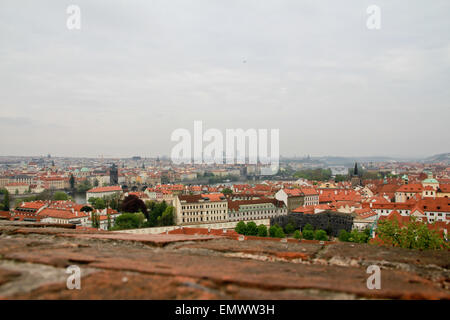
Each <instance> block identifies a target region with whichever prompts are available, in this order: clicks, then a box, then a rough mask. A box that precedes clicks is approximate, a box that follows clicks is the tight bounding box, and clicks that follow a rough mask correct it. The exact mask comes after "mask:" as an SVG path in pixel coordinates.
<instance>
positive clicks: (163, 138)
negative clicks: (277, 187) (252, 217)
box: [0, 0, 450, 157]
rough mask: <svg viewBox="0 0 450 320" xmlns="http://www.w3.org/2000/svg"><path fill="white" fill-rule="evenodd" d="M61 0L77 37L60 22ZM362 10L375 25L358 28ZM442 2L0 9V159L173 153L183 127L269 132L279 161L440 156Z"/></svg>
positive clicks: (7, 4)
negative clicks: (373, 14) (197, 124)
mask: <svg viewBox="0 0 450 320" xmlns="http://www.w3.org/2000/svg"><path fill="white" fill-rule="evenodd" d="M343 3H345V4H346V5H345V6H344V5H343ZM71 4H75V5H78V6H79V7H80V9H81V29H80V30H69V29H68V28H67V27H66V20H67V18H68V16H69V15H68V14H67V13H66V9H67V7H68V6H69V5H71ZM371 4H376V5H378V6H379V7H380V8H381V29H380V30H369V29H368V28H367V27H366V20H367V18H368V14H367V13H366V9H367V7H368V6H369V5H371ZM449 9H450V2H449V1H448V0H442V1H439V0H434V1H431V2H426V1H378V0H377V1H361V0H353V1H345V2H341V1H331V0H330V1H313V0H311V1H299V0H292V1H286V0H277V1H275V0H273V1H272V0H270V1H256V0H254V1H249V0H240V1H217V0H201V1H200V0H190V1H186V0H176V1H162V0H158V1H136V0H130V1H95V3H92V1H82V0H74V1H9V0H2V1H1V4H0V88H1V89H0V134H1V137H2V139H1V142H0V147H1V154H2V155H44V154H47V153H51V154H52V155H55V156H63V155H67V156H92V157H96V156H99V155H104V156H105V157H107V156H115V157H119V156H132V155H141V156H156V155H158V154H166V155H169V154H170V149H171V147H172V146H173V145H174V144H175V143H174V142H171V141H170V135H171V132H172V131H173V130H175V129H177V128H187V129H189V130H192V129H193V122H194V120H201V121H203V123H204V125H205V127H206V128H218V129H221V130H225V129H226V128H243V129H248V128H267V129H271V128H279V129H280V153H281V154H282V155H286V156H288V155H289V156H292V155H299V156H300V155H305V154H311V155H337V156H346V155H358V156H371V155H392V156H427V155H432V154H436V153H443V152H449V148H448V137H449V136H450V126H449V124H448V120H449V119H450V108H449V101H450V97H449V95H450V90H449V83H450V20H449V13H450V10H449ZM206 128H205V129H206Z"/></svg>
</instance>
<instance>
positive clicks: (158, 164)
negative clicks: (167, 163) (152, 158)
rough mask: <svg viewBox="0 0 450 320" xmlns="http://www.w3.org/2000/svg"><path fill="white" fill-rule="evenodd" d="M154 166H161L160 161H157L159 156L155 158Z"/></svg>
mask: <svg viewBox="0 0 450 320" xmlns="http://www.w3.org/2000/svg"><path fill="white" fill-rule="evenodd" d="M156 166H157V167H160V166H161V160H159V156H157V157H156Z"/></svg>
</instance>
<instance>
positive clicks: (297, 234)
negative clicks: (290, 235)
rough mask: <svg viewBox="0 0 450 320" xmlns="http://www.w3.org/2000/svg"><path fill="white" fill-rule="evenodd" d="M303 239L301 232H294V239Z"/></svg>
mask: <svg viewBox="0 0 450 320" xmlns="http://www.w3.org/2000/svg"><path fill="white" fill-rule="evenodd" d="M301 238H302V234H301V233H300V230H295V231H294V239H301Z"/></svg>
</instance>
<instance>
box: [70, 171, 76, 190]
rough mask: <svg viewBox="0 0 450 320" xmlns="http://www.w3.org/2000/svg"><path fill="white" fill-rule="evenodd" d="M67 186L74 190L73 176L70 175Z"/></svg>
mask: <svg viewBox="0 0 450 320" xmlns="http://www.w3.org/2000/svg"><path fill="white" fill-rule="evenodd" d="M69 184H70V189H72V190H73V189H75V177H74V176H73V174H71V175H70V178H69Z"/></svg>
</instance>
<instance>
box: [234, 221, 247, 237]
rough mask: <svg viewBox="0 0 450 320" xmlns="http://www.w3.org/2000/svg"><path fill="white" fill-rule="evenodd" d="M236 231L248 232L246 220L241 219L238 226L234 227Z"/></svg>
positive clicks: (240, 232)
mask: <svg viewBox="0 0 450 320" xmlns="http://www.w3.org/2000/svg"><path fill="white" fill-rule="evenodd" d="M234 231H236V232H237V233H239V234H246V233H247V225H246V224H245V222H244V221H239V222H238V224H237V225H236V228H234Z"/></svg>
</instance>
